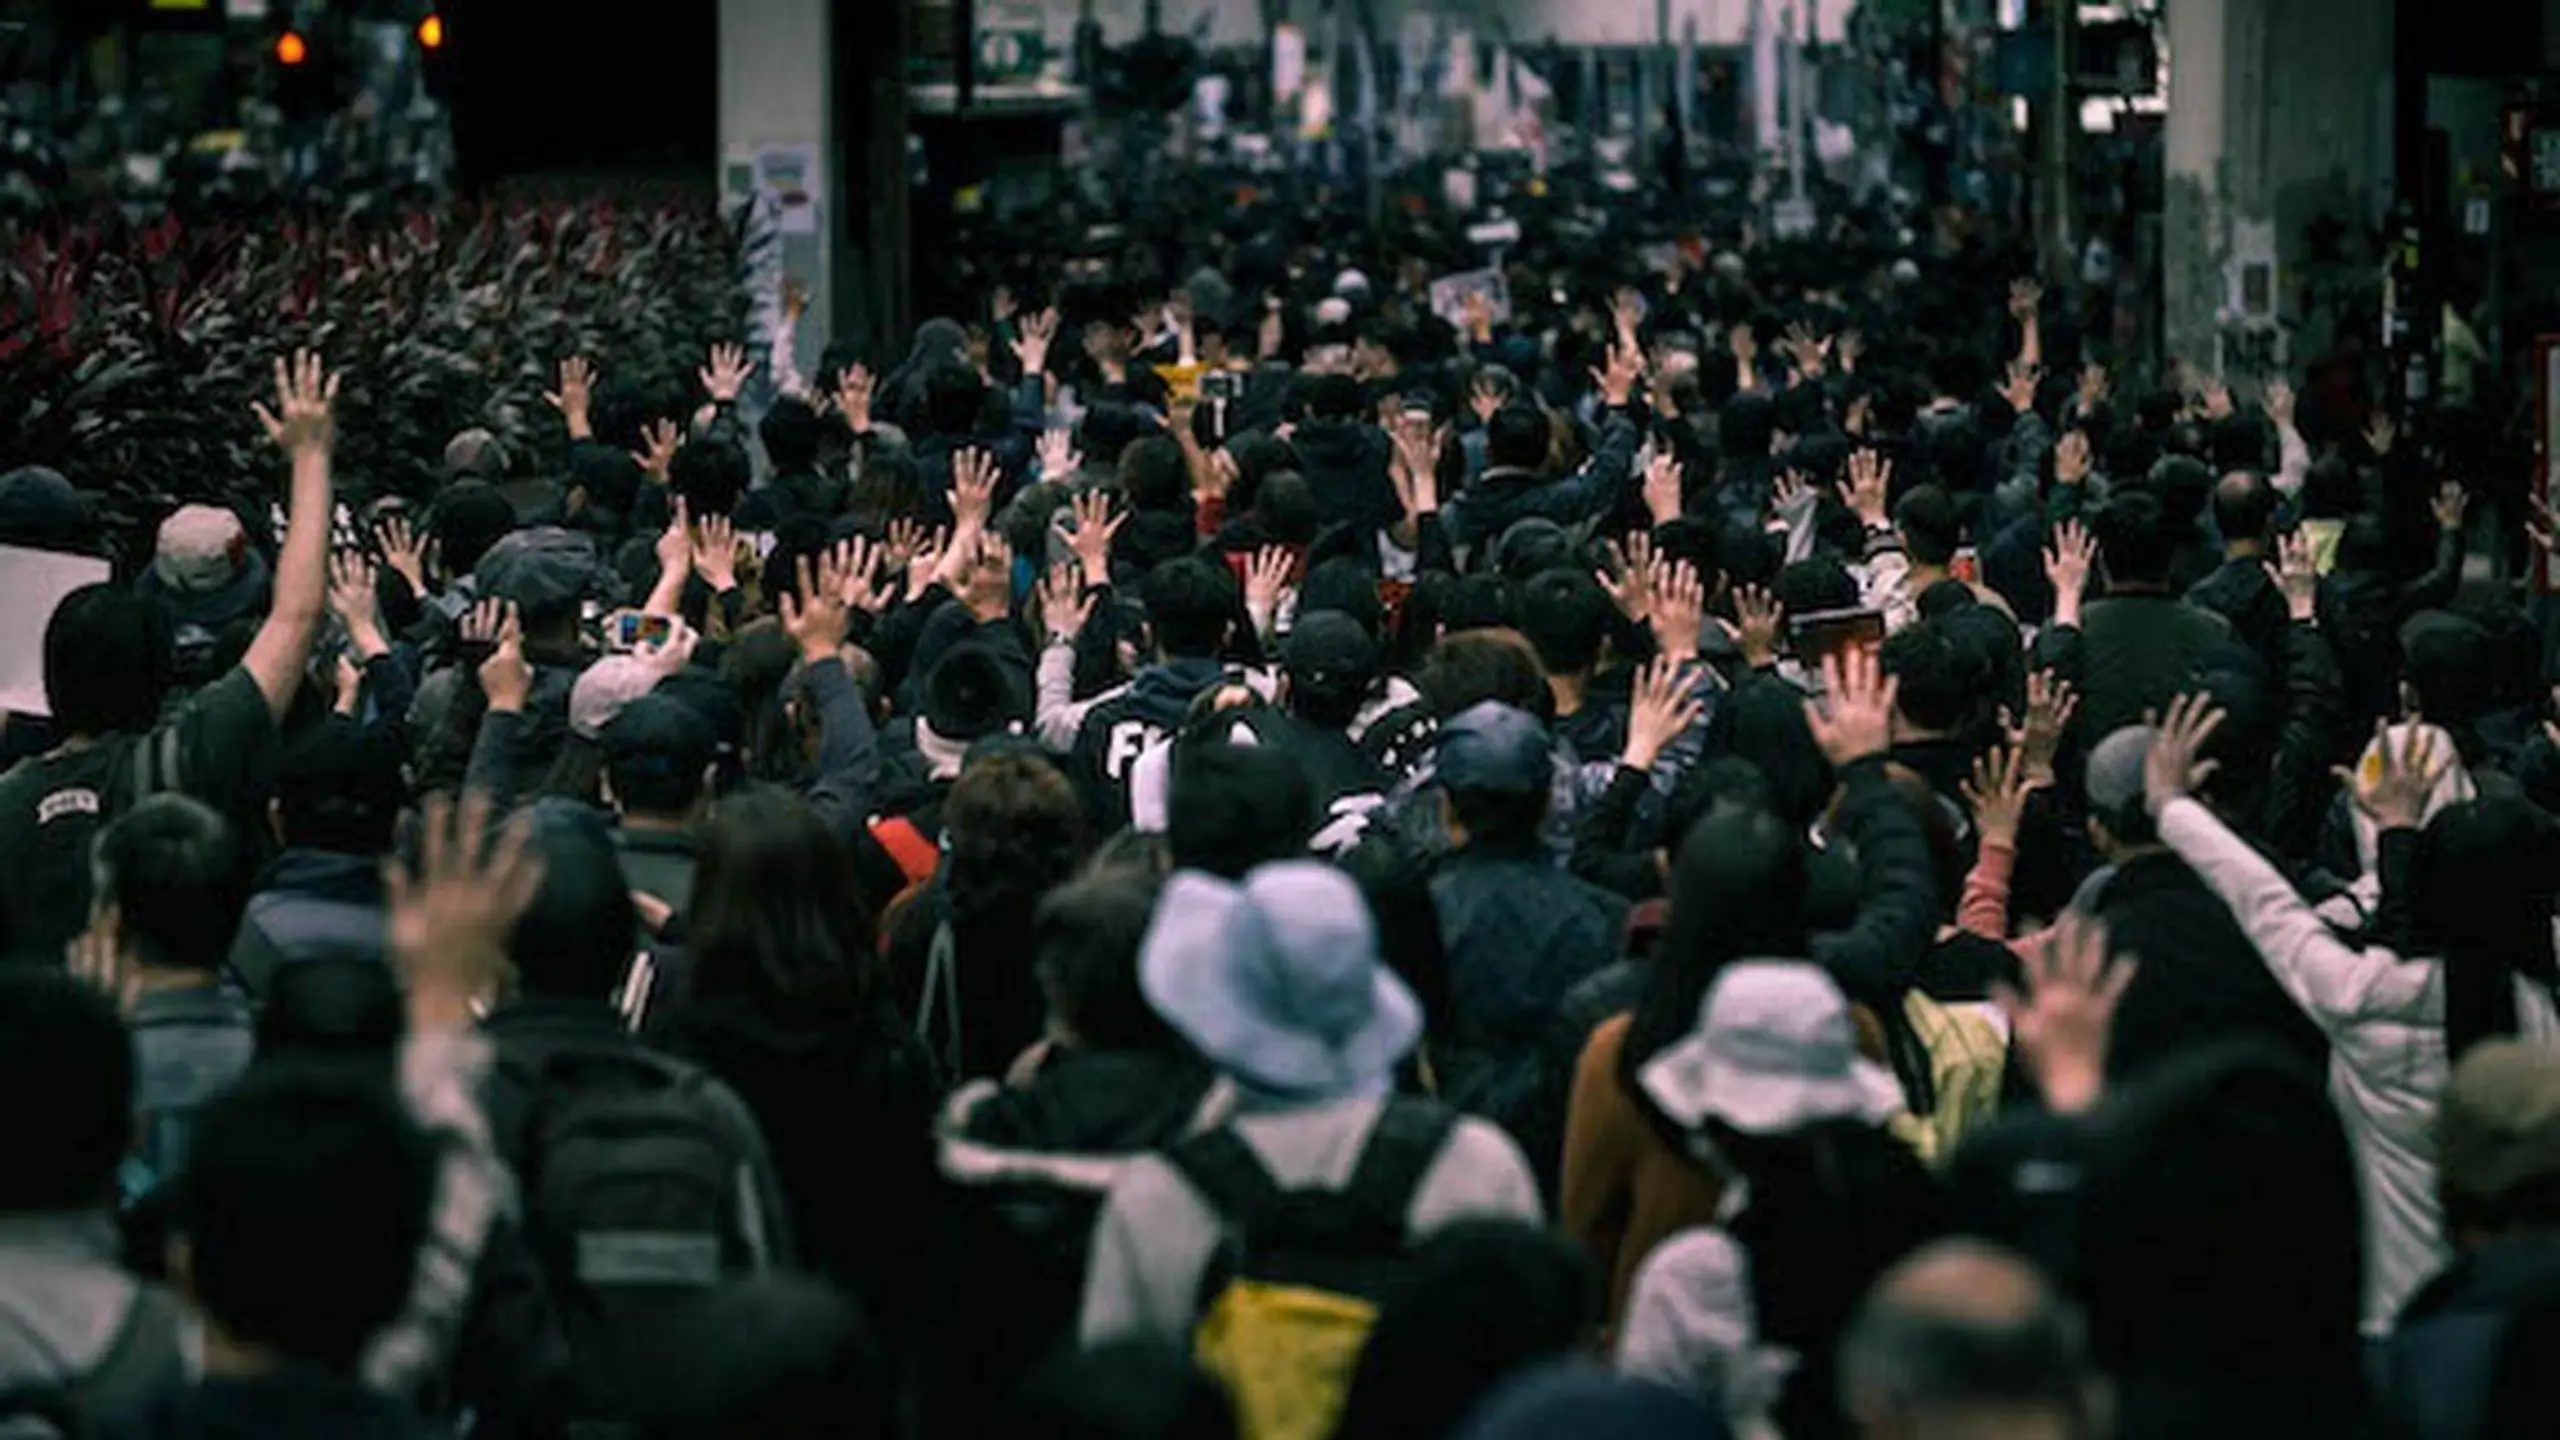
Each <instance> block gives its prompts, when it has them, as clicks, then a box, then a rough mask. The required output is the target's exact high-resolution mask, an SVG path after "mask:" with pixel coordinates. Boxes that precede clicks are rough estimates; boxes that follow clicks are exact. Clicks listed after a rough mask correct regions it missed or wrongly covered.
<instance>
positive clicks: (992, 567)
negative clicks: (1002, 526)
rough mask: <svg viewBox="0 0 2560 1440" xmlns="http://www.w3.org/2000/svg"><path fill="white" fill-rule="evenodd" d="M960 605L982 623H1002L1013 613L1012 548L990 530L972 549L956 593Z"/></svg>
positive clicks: (981, 536)
mask: <svg viewBox="0 0 2560 1440" xmlns="http://www.w3.org/2000/svg"><path fill="white" fill-rule="evenodd" d="M956 593H957V594H958V596H959V598H960V604H961V605H962V606H963V607H964V608H966V609H967V610H968V612H969V613H970V614H971V615H974V616H976V617H977V618H978V622H979V623H980V624H985V623H986V622H988V621H991V620H1001V619H1003V618H1004V617H1005V616H1006V615H1008V614H1011V613H1012V611H1013V546H1011V545H1010V544H1008V543H1006V541H1005V538H1004V537H1003V536H1002V535H999V534H997V533H995V532H994V531H988V532H986V533H984V534H982V535H980V536H979V537H978V540H977V543H976V544H974V545H972V546H970V547H969V563H968V567H967V570H966V572H965V573H964V574H963V575H962V577H961V581H960V588H959V590H958V591H957V592H956Z"/></svg>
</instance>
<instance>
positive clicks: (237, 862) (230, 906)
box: [90, 794, 249, 974]
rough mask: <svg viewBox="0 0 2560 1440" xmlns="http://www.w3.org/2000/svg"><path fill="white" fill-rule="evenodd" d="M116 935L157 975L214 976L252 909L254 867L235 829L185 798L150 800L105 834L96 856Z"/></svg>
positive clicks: (101, 893)
mask: <svg viewBox="0 0 2560 1440" xmlns="http://www.w3.org/2000/svg"><path fill="white" fill-rule="evenodd" d="M90 868H91V870H92V872H93V873H94V875H95V877H96V893H97V896H98V898H99V899H100V900H102V901H106V902H109V903H112V904H113V905H114V906H115V907H116V931H117V935H118V936H119V938H120V939H121V940H122V941H123V942H124V943H125V944H126V945H128V946H130V947H131V948H132V950H133V953H134V955H135V957H136V958H138V959H139V960H141V961H142V963H143V964H144V965H146V966H149V967H150V968H152V969H155V970H184V971H198V972H203V973H207V974H210V973H213V972H217V971H219V970H221V968H222V965H223V962H224V961H225V960H227V959H229V958H230V955H231V941H232V937H233V936H234V935H235V934H236V933H237V932H238V931H239V929H240V916H241V913H242V912H243V911H245V910H247V909H248V906H249V865H248V861H247V858H246V856H245V854H244V853H243V851H242V850H241V847H240V845H239V843H238V841H237V840H236V839H235V838H234V837H233V836H232V834H231V827H230V826H228V825H226V824H224V823H223V819H222V817H221V816H220V815H218V814H216V813H215V812H214V811H213V809H212V807H210V806H208V805H206V804H205V803H204V802H202V801H200V800H195V799H190V798H189V797H187V796H184V795H174V794H162V795H152V796H147V797H145V798H144V799H142V800H140V801H138V802H136V803H135V804H134V806H133V808H131V809H129V810H127V811H126V812H125V813H124V814H122V815H119V816H117V817H116V818H115V819H114V820H113V821H112V822H110V823H109V824H108V825H107V827H106V828H105V829H103V830H101V831H99V832H98V838H97V841H96V844H95V848H93V849H92V850H91V852H90Z"/></svg>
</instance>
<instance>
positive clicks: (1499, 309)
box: [1431, 270, 1511, 325]
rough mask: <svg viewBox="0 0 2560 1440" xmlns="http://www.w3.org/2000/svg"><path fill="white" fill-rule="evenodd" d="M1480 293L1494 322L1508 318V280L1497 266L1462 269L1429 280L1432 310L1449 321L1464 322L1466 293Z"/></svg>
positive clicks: (1509, 314) (1465, 319)
mask: <svg viewBox="0 0 2560 1440" xmlns="http://www.w3.org/2000/svg"><path fill="white" fill-rule="evenodd" d="M1470 295H1482V296H1483V297H1484V298H1485V308H1486V309H1487V310H1488V311H1489V312H1490V313H1491V314H1492V316H1493V323H1494V324H1496V325H1500V324H1504V323H1506V322H1508V321H1509V320H1510V319H1511V282H1509V281H1508V280H1505V279H1504V278H1503V276H1502V272H1501V271H1499V270H1464V271H1460V272H1459V273H1457V274H1455V275H1443V276H1441V277H1440V278H1439V279H1437V280H1434V281H1432V282H1431V313H1432V314H1434V315H1437V316H1439V317H1440V318H1441V319H1443V320H1446V321H1448V322H1449V323H1450V324H1452V325H1464V324H1466V323H1467V297H1468V296H1470Z"/></svg>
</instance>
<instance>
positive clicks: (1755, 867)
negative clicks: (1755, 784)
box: [1618, 807, 1811, 1114]
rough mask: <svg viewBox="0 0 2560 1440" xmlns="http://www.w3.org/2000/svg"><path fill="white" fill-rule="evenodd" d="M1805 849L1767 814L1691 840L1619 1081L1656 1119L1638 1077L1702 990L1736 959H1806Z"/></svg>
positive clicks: (1684, 1026) (1693, 834) (1683, 1028)
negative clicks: (1667, 923) (1669, 921)
mask: <svg viewBox="0 0 2560 1440" xmlns="http://www.w3.org/2000/svg"><path fill="white" fill-rule="evenodd" d="M1810 948H1811V947H1810V939H1809V937H1808V935H1807V934H1806V929H1805V852H1804V842H1803V841H1802V840H1800V839H1799V838H1797V836H1796V833H1795V831H1794V829H1793V828H1792V827H1790V826H1789V825H1788V824H1787V823H1786V822H1785V821H1784V820H1781V819H1780V818H1779V817H1778V816H1776V815H1775V814H1772V813H1771V812H1769V811H1767V810H1762V809H1756V808H1740V807H1737V808H1730V809H1722V810H1717V811H1714V812H1712V813H1710V814H1709V815H1708V816H1707V817H1706V818H1705V819H1703V820H1700V821H1699V822H1698V824H1697V827H1696V828H1695V829H1693V830H1691V831H1690V832H1689V838H1688V839H1687V840H1686V841H1684V842H1683V843H1682V844H1681V846H1680V858H1679V859H1678V860H1677V861H1676V862H1674V864H1673V866H1672V870H1671V923H1670V925H1669V926H1668V927H1667V928H1666V929H1665V930H1664V931H1663V935H1662V943H1661V945H1660V947H1659V948H1658V949H1657V950H1656V951H1655V953H1654V960H1653V964H1652V965H1651V966H1650V967H1649V969H1648V973H1647V975H1646V979H1645V992H1644V997H1643V998H1642V999H1640V1000H1638V1001H1637V1002H1636V1008H1635V1014H1634V1016H1633V1017H1632V1018H1631V1019H1630V1020H1629V1021H1628V1025H1627V1038H1626V1044H1625V1047H1624V1048H1623V1050H1622V1051H1621V1052H1620V1055H1619V1060H1618V1082H1619V1084H1620V1085H1622V1086H1623V1087H1625V1089H1626V1092H1627V1094H1628V1095H1630V1096H1632V1097H1634V1098H1635V1100H1636V1103H1637V1105H1638V1107H1639V1108H1640V1109H1642V1110H1644V1111H1645V1112H1646V1113H1648V1114H1651V1113H1652V1105H1651V1102H1649V1101H1647V1100H1646V1099H1645V1098H1644V1087H1643V1085H1642V1084H1640V1083H1638V1081H1637V1078H1636V1077H1637V1076H1638V1075H1639V1074H1641V1073H1642V1072H1643V1070H1644V1067H1645V1063H1646V1062H1647V1061H1650V1060H1651V1059H1653V1057H1654V1056H1656V1055H1658V1054H1660V1053H1662V1051H1663V1050H1665V1049H1666V1048H1668V1047H1669V1046H1671V1045H1672V1044H1673V1043H1675V1042H1676V1041H1678V1040H1679V1039H1680V1037H1681V1036H1683V1035H1686V1034H1688V1033H1689V1031H1690V1030H1691V1029H1692V1028H1694V1027H1695V1026H1696V1025H1697V1023H1698V1007H1699V1005H1700V1003H1701V1002H1703V1001H1704V1000H1705V999H1706V996H1707V989H1708V987H1709V986H1711V985H1713V984H1714V983H1715V978H1716V976H1717V975H1718V974H1720V973H1721V972H1722V971H1723V970H1724V967H1725V966H1726V965H1727V964H1729V963H1730V962H1732V961H1735V960H1742V959H1749V958H1752V957H1755V956H1758V957H1765V958H1777V959H1791V958H1797V959H1800V958H1802V957H1803V956H1804V955H1805V954H1806V953H1807V951H1808V950H1809V949H1810Z"/></svg>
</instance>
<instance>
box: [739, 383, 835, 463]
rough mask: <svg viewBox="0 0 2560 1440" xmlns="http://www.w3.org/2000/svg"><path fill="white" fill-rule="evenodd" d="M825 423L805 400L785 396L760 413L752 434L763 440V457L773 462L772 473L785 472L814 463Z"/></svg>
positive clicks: (823, 442)
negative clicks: (762, 415)
mask: <svg viewBox="0 0 2560 1440" xmlns="http://www.w3.org/2000/svg"><path fill="white" fill-rule="evenodd" d="M827 423H828V422H827V421H826V420H824V419H823V418H821V417H820V416H819V414H818V411H817V408H816V407H815V406H812V405H811V404H810V403H809V402H808V401H806V400H803V399H801V398H799V397H798V396H796V395H785V396H783V397H781V398H780V399H778V400H776V401H774V402H773V407H772V408H771V409H769V410H767V411H765V412H764V419H763V420H762V421H760V422H758V424H757V425H756V434H757V435H758V436H759V437H760V438H761V439H763V441H764V453H765V458H766V459H768V460H771V461H772V462H773V468H774V470H775V471H776V472H777V473H788V472H790V471H795V470H806V469H809V468H810V467H812V466H814V465H816V464H817V463H818V452H819V450H820V448H821V447H822V446H824V445H825V443H826V438H827Z"/></svg>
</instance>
